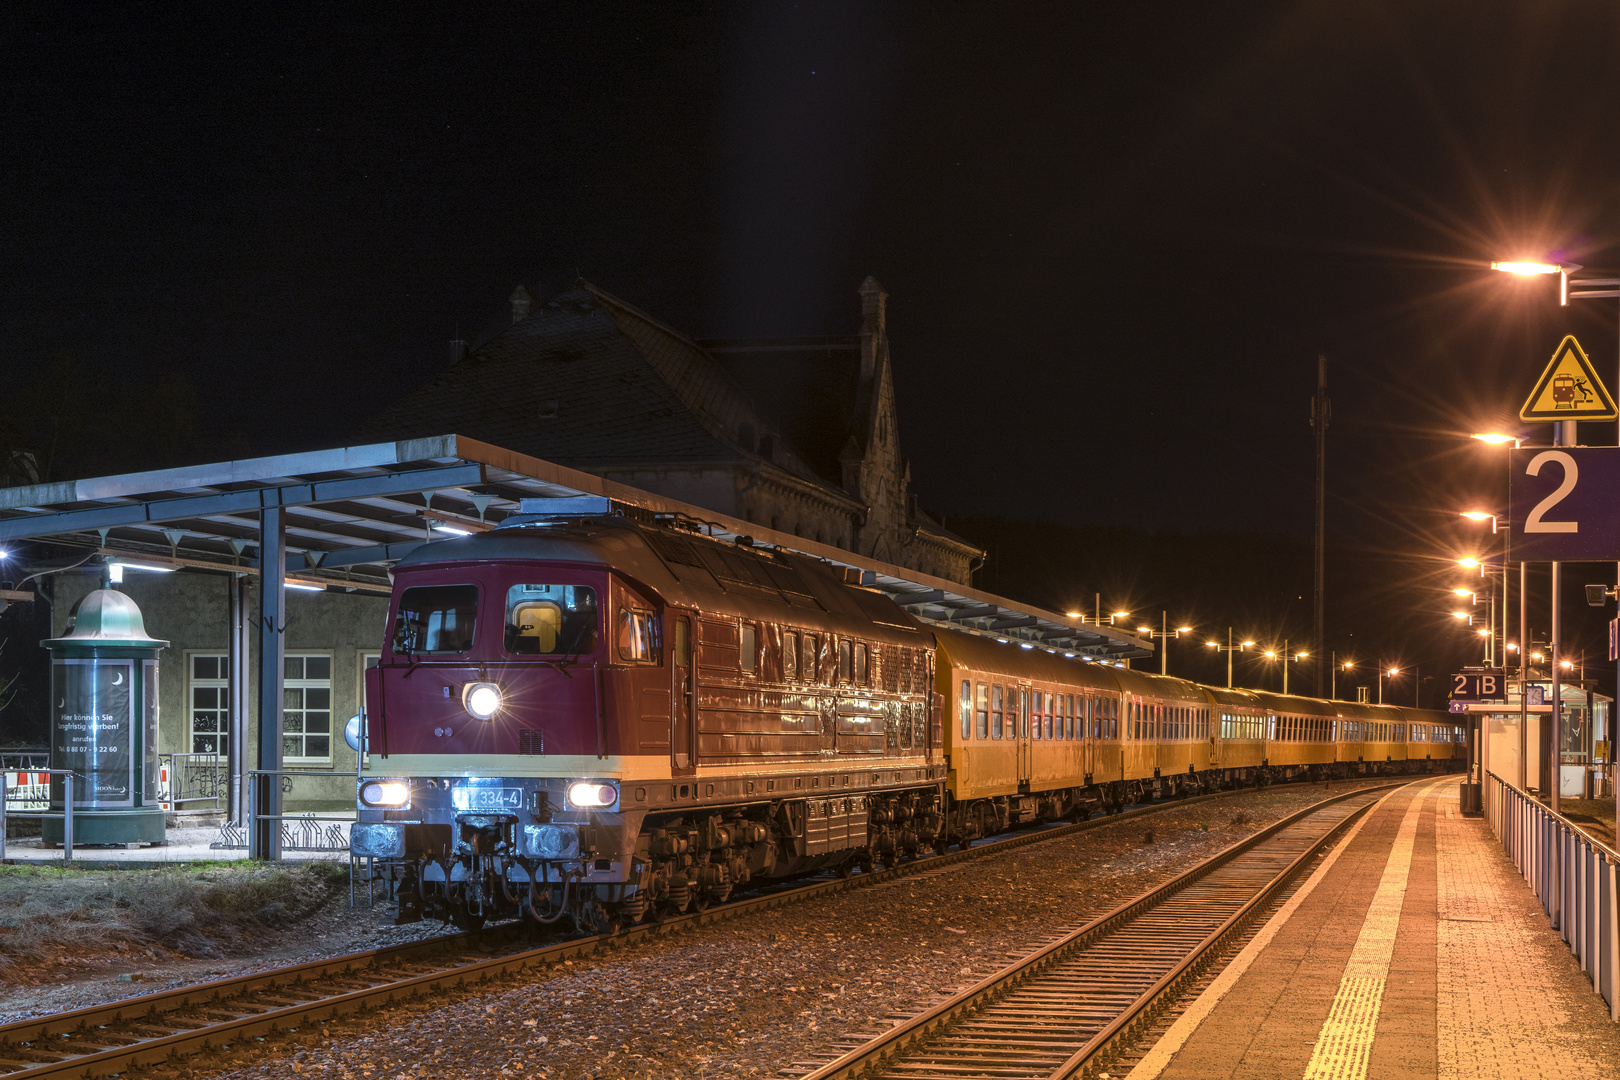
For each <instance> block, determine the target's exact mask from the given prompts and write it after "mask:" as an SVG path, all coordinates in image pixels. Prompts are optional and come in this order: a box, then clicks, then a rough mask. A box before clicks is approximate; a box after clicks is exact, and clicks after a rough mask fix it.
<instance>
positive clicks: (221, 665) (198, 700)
mask: <svg viewBox="0 0 1620 1080" xmlns="http://www.w3.org/2000/svg"><path fill="white" fill-rule="evenodd" d="M230 673H231V672H230V658H229V657H227V656H224V655H222V654H217V653H193V654H192V655H191V672H190V674H191V688H190V690H189V691H188V693H189V695H190V701H191V738H190V740H189V741H188V743H187V746H186V748H187V750H188V751H189V752H190V753H193V754H218V755H219V756H220V757H224V756H225V755H226V754H227V753H228V752H229V749H230V747H229V740H230V731H231V683H230Z"/></svg>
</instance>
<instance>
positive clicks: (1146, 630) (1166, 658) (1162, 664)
mask: <svg viewBox="0 0 1620 1080" xmlns="http://www.w3.org/2000/svg"><path fill="white" fill-rule="evenodd" d="M1136 632H1137V633H1138V634H1146V635H1147V637H1148V640H1149V641H1152V640H1153V639H1155V638H1157V639H1158V640H1160V641H1162V642H1164V645H1163V646H1162V647H1161V648H1160V649H1159V674H1160V675H1168V674H1170V639H1171V638H1178V637H1180V636H1181V635H1182V634H1190V633H1192V632H1193V628H1192V627H1190V626H1178V627H1176V628H1175V629H1174V630H1172V629H1170V616H1169V614H1168V613H1167V612H1163V611H1161V612H1159V629H1157V630H1155V629H1153V627H1151V626H1138V627H1137V628H1136Z"/></svg>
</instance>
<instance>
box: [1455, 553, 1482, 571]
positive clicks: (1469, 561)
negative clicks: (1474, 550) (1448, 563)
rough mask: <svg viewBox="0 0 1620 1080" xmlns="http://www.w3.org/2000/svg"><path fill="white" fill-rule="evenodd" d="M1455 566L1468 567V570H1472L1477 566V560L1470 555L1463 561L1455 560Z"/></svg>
mask: <svg viewBox="0 0 1620 1080" xmlns="http://www.w3.org/2000/svg"><path fill="white" fill-rule="evenodd" d="M1457 565H1458V566H1466V567H1468V569H1470V570H1472V569H1474V568H1475V567H1477V566H1479V560H1478V559H1476V558H1474V557H1473V556H1472V555H1470V556H1468V557H1467V558H1465V559H1458V560H1457Z"/></svg>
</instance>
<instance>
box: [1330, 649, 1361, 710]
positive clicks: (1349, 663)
mask: <svg viewBox="0 0 1620 1080" xmlns="http://www.w3.org/2000/svg"><path fill="white" fill-rule="evenodd" d="M1355 666H1356V662H1355V661H1354V660H1346V661H1345V662H1344V663H1342V664H1341V663H1339V654H1338V653H1334V654H1333V678H1332V680H1331V681H1330V682H1329V683H1328V696H1329V697H1330V698H1332V699H1334V700H1337V699H1338V697H1339V671H1340V669H1341V668H1342V669H1343V670H1345V671H1351V670H1353V669H1354V668H1355Z"/></svg>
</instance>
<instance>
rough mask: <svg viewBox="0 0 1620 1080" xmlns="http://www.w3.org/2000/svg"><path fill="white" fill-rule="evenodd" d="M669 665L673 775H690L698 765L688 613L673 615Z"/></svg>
mask: <svg viewBox="0 0 1620 1080" xmlns="http://www.w3.org/2000/svg"><path fill="white" fill-rule="evenodd" d="M669 666H670V671H671V674H672V677H673V679H674V685H673V686H672V687H671V688H670V698H671V700H672V701H673V703H674V714H673V715H672V716H671V718H670V724H671V727H670V733H669V752H670V765H671V766H672V767H673V769H674V772H675V775H676V776H690V775H692V773H694V772H695V771H696V765H697V761H696V743H697V677H696V669H695V668H694V667H693V666H692V619H691V617H690V616H687V615H680V616H677V617H676V619H675V641H674V645H673V648H671V649H670V665H669Z"/></svg>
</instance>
